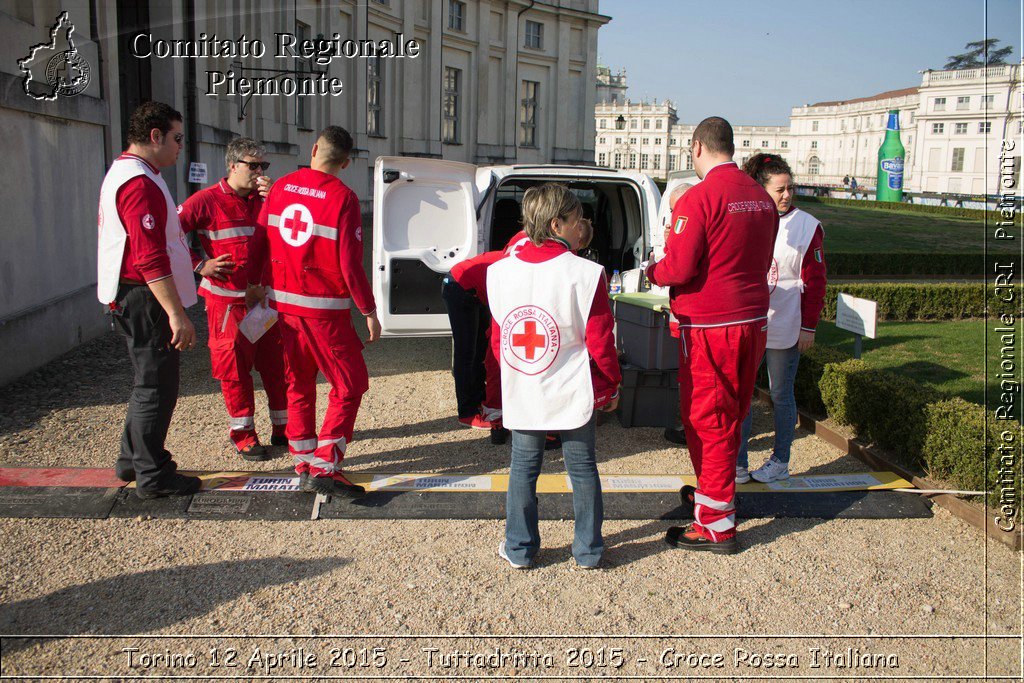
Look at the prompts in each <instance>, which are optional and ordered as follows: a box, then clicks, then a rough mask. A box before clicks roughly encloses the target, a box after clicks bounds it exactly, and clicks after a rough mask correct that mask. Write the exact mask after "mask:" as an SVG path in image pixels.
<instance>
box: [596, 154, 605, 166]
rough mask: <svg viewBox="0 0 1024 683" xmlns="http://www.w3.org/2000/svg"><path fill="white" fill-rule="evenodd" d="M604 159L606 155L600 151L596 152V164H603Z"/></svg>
mask: <svg viewBox="0 0 1024 683" xmlns="http://www.w3.org/2000/svg"><path fill="white" fill-rule="evenodd" d="M605 159H606V156H605V153H604V152H601V153H600V154H598V155H597V165H598V166H604V165H605V164H604V162H605Z"/></svg>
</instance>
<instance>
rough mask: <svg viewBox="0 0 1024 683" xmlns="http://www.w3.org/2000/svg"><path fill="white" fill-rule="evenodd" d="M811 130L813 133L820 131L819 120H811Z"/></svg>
mask: <svg viewBox="0 0 1024 683" xmlns="http://www.w3.org/2000/svg"><path fill="white" fill-rule="evenodd" d="M811 132H812V133H817V132H818V122H817V121H811Z"/></svg>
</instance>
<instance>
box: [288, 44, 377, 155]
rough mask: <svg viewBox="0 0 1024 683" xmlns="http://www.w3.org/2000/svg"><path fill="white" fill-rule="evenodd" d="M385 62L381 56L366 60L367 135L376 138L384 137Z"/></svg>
mask: <svg viewBox="0 0 1024 683" xmlns="http://www.w3.org/2000/svg"><path fill="white" fill-rule="evenodd" d="M383 71H384V62H383V60H382V59H381V58H380V56H379V55H374V56H372V57H367V59H366V134H367V135H372V136H374V137H377V136H381V137H382V136H383V135H384V110H383V109H382V108H381V100H382V98H383V93H384V88H383V85H384V76H383ZM298 99H303V98H301V97H300V98H298Z"/></svg>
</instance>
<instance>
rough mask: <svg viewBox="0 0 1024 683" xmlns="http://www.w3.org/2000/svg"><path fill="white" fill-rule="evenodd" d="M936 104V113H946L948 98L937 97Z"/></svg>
mask: <svg viewBox="0 0 1024 683" xmlns="http://www.w3.org/2000/svg"><path fill="white" fill-rule="evenodd" d="M934 104H935V106H934V107H933V108H934V109H935V111H946V98H945V97H936V98H935V103H934Z"/></svg>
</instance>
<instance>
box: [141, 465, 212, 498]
mask: <svg viewBox="0 0 1024 683" xmlns="http://www.w3.org/2000/svg"><path fill="white" fill-rule="evenodd" d="M202 485H203V480H202V479H200V478H199V477H187V476H185V475H184V474H178V473H177V472H173V473H172V474H169V475H165V476H164V477H163V478H162V481H160V483H158V484H157V485H156V486H154V487H146V488H137V489H135V495H136V496H137V497H139V498H141V499H142V500H152V499H153V498H166V497H167V496H189V495H192V494H193V493H198V492H199V489H200V488H201V487H202Z"/></svg>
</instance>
